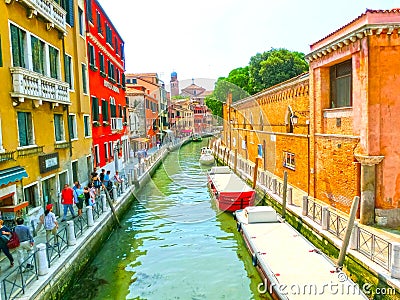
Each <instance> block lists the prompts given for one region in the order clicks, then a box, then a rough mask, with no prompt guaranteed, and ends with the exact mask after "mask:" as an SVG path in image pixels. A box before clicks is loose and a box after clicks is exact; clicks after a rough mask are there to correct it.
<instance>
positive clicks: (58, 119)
mask: <svg viewBox="0 0 400 300" xmlns="http://www.w3.org/2000/svg"><path fill="white" fill-rule="evenodd" d="M62 133H63V130H62V115H54V135H55V138H56V141H57V142H59V141H62V140H63V134H62Z"/></svg>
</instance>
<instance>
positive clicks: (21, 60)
mask: <svg viewBox="0 0 400 300" xmlns="http://www.w3.org/2000/svg"><path fill="white" fill-rule="evenodd" d="M10 31H11V48H12V59H13V66H14V67H22V68H26V66H25V50H24V40H25V35H26V33H25V31H23V30H21V29H20V28H18V27H17V26H14V25H12V24H11V25H10Z"/></svg>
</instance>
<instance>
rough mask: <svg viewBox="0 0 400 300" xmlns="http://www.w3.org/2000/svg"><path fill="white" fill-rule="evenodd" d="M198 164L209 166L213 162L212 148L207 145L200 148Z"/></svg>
mask: <svg viewBox="0 0 400 300" xmlns="http://www.w3.org/2000/svg"><path fill="white" fill-rule="evenodd" d="M199 162H200V164H202V165H206V166H210V165H213V164H214V155H213V153H212V150H211V149H210V148H208V147H203V148H201V155H200V159H199Z"/></svg>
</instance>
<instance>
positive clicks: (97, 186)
mask: <svg viewBox="0 0 400 300" xmlns="http://www.w3.org/2000/svg"><path fill="white" fill-rule="evenodd" d="M102 172H103V170H102ZM92 183H93V186H94V188H95V189H96V194H97V195H100V188H101V185H102V181H101V180H100V178H99V176H98V175H97V173H96V175H94V176H92Z"/></svg>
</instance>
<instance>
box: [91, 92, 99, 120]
mask: <svg viewBox="0 0 400 300" xmlns="http://www.w3.org/2000/svg"><path fill="white" fill-rule="evenodd" d="M92 119H93V121H99V99H97V98H96V97H94V96H93V97H92Z"/></svg>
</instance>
